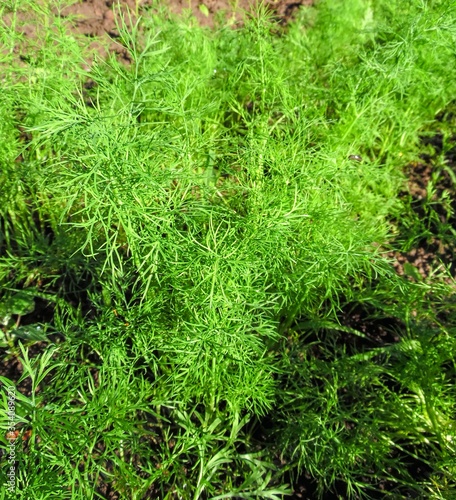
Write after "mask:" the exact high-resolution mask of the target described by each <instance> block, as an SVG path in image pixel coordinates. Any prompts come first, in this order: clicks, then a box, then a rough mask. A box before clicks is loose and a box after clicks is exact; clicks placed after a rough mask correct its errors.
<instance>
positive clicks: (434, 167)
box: [390, 134, 456, 279]
mask: <svg viewBox="0 0 456 500" xmlns="http://www.w3.org/2000/svg"><path fill="white" fill-rule="evenodd" d="M422 142H423V147H428V146H431V149H433V150H434V151H433V153H432V154H428V153H426V154H423V155H421V160H422V161H417V162H412V163H411V164H410V165H408V166H407V170H406V173H407V177H408V186H407V187H408V189H407V190H406V191H404V192H403V193H402V196H403V197H408V196H410V197H411V201H412V207H413V211H414V213H415V215H416V217H417V218H418V219H420V220H422V221H423V222H424V221H427V222H426V223H425V225H426V229H427V233H428V234H427V235H424V237H423V239H422V240H421V241H417V242H416V243H415V245H414V246H413V248H411V249H410V250H408V251H407V252H392V253H391V254H390V257H392V258H393V260H394V262H393V265H394V267H395V269H396V271H397V272H398V274H400V275H406V276H408V277H409V278H411V279H414V274H415V270H416V274H415V276H416V278H419V277H421V278H423V279H426V278H428V277H429V276H430V275H432V273H433V272H434V271H436V270H437V269H438V268H439V267H441V266H442V264H443V265H444V266H445V267H446V268H448V269H449V271H450V273H451V275H452V277H453V278H454V277H455V276H456V265H455V259H454V257H455V249H454V246H453V245H452V244H451V243H449V242H448V241H450V242H451V241H452V238H451V237H450V238H448V236H450V234H449V231H451V229H450V228H453V230H454V228H455V227H456V217H455V215H454V214H455V211H456V185H455V183H454V180H453V178H452V177H453V176H455V175H456V136H454V137H451V138H450V140H449V141H447V142H448V143H449V144H447V145H446V151H444V147H445V146H444V141H443V136H442V135H441V134H437V135H435V136H433V137H426V138H423V141H422ZM442 153H443V157H444V162H445V165H446V168H445V169H442V168H441V167H440V166H439V162H438V158H439V157H440V156H441V155H442ZM446 196H448V198H446ZM430 210H433V211H434V214H433V218H432V217H431V216H430ZM399 226H400V225H399ZM445 228H446V230H445ZM445 233H446V234H445Z"/></svg>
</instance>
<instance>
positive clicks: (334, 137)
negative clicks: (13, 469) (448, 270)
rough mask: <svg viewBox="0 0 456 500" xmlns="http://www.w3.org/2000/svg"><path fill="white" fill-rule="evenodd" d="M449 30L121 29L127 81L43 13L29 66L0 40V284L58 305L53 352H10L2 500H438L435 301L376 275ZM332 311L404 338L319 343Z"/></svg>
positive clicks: (147, 24)
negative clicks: (8, 494)
mask: <svg viewBox="0 0 456 500" xmlns="http://www.w3.org/2000/svg"><path fill="white" fill-rule="evenodd" d="M11 6H12V9H9V6H4V7H3V9H4V13H6V12H7V11H8V12H10V10H12V12H13V14H12V15H13V16H14V15H16V14H17V13H18V12H19V11H20V10H21V9H23V10H24V9H25V10H27V9H28V8H29V7H30V5H29V4H28V3H27V2H16V3H14V4H11ZM49 6H54V7H59V6H60V3H56V4H54V3H53V4H52V5H51V4H49ZM398 12H401V16H400V17H399V18H398V19H397V20H395V17H394V16H393V17H392V13H394V14H397V13H398ZM452 13H453V14H454V9H452V8H446V7H445V5H444V4H443V3H438V2H436V3H435V4H432V6H431V4H428V3H426V2H422V3H419V4H418V3H416V4H415V3H412V4H411V5H410V6H408V7H407V8H406V7H404V6H403V5H402V3H401V2H397V3H394V2H393V3H391V2H388V4H387V3H386V2H378V3H376V4H375V5H373V3H371V2H364V1H361V0H359V1H358V0H356V1H355V0H353V1H350V2H340V1H333V2H327V3H323V2H322V3H320V4H318V5H317V6H316V7H312V8H308V9H305V10H303V12H302V14H301V16H300V18H299V19H298V20H297V21H296V22H295V23H292V24H291V25H290V26H288V27H287V28H285V29H284V30H283V31H282V32H280V33H278V31H277V30H278V28H277V26H276V25H275V24H274V23H273V21H272V19H271V18H270V16H269V15H268V14H267V12H266V11H265V10H264V9H260V10H259V11H258V12H257V13H256V15H255V16H252V17H250V18H246V21H245V26H243V27H242V28H241V29H239V30H233V29H231V28H228V27H224V26H219V27H218V28H217V29H216V30H214V31H209V30H207V29H203V28H199V27H196V26H194V25H193V24H192V21H191V20H188V21H187V22H185V21H182V20H181V21H176V20H172V19H171V20H169V19H166V18H165V17H164V16H163V13H162V14H161V15H160V16H156V15H152V14H148V13H144V17H143V18H142V19H141V20H140V21H138V22H137V23H136V24H135V23H133V22H132V20H131V19H130V20H129V21H128V22H127V23H124V24H123V23H122V16H120V17H119V33H120V37H119V39H118V41H119V43H120V44H121V45H122V46H123V48H124V49H125V50H126V51H127V54H128V60H129V63H128V64H124V63H121V62H119V61H118V59H117V58H116V57H115V55H113V54H111V55H109V56H108V58H107V59H106V60H101V59H100V58H99V57H97V56H96V54H95V55H92V58H93V61H92V64H91V66H90V67H89V69H82V68H83V67H84V61H86V60H87V57H88V54H89V49H88V46H87V42H85V41H84V40H78V39H77V38H76V37H75V36H74V35H72V36H69V35H68V34H67V32H66V30H65V22H64V21H63V20H62V19H60V18H58V17H55V16H54V15H53V14H52V13H51V10H49V9H48V10H46V9H45V8H42V9H41V10H40V9H39V8H38V13H37V15H38V16H44V17H42V18H41V21H42V22H41V25H42V26H44V27H45V28H44V32H42V33H40V32H38V34H37V37H36V39H34V40H33V39H32V41H31V42H28V41H27V43H26V44H25V45H22V44H23V43H25V41H24V40H21V37H20V36H19V35H18V34H17V25H15V23H9V24H8V23H6V24H4V26H3V27H2V37H3V38H4V39H5V40H7V42H8V43H7V44H9V47H10V50H9V52H8V54H7V55H5V56H4V60H3V62H2V71H3V72H4V73H5V78H4V83H5V93H4V94H5V98H4V101H3V102H2V115H5V122H4V125H2V129H1V134H2V135H3V136H5V137H6V138H7V139H8V140H6V141H4V144H6V143H7V144H8V146H2V147H3V148H4V154H2V159H1V161H2V166H3V169H2V192H3V193H4V194H5V197H4V199H5V200H6V201H5V204H4V206H3V207H2V209H1V213H0V215H1V221H2V232H1V239H0V244H1V258H0V279H1V280H2V284H3V285H4V286H8V287H9V288H17V289H21V288H31V289H34V288H36V289H37V290H38V289H44V291H45V292H46V293H47V294H48V296H54V295H57V296H58V298H59V300H58V301H56V306H55V307H54V314H53V318H52V321H51V322H50V325H49V330H48V331H49V335H51V334H52V333H54V337H52V336H51V337H50V338H51V339H52V343H54V344H56V345H54V346H51V347H46V348H44V352H43V353H42V354H40V355H38V356H36V358H35V359H34V360H31V359H30V356H29V353H28V351H27V350H26V349H25V348H24V347H23V346H22V345H19V346H17V345H15V346H14V349H12V350H11V352H10V353H9V355H10V356H16V357H19V359H21V360H22V361H21V362H22V365H23V367H24V371H23V376H22V380H21V381H25V380H27V379H31V381H32V386H31V396H30V397H29V396H25V395H24V396H23V398H22V399H21V400H20V402H19V403H18V412H19V415H20V418H21V421H22V422H23V423H24V425H25V426H27V427H30V428H32V429H33V434H32V438H31V439H30V441H29V443H28V447H29V448H28V449H24V450H23V453H21V454H20V459H19V470H20V476H19V477H18V479H17V480H18V481H19V483H20V485H21V488H22V490H21V491H22V495H23V498H27V497H31V496H34V497H36V498H40V497H43V498H44V497H45V496H46V495H47V497H48V498H53V497H54V498H96V497H100V496H102V495H103V492H102V489H101V488H102V486H106V485H110V487H111V488H113V489H114V490H115V491H116V492H118V494H119V495H121V497H123V498H138V499H139V498H147V496H149V497H150V496H151V495H155V496H156V497H157V498H173V497H179V498H189V499H190V498H193V499H195V500H196V499H197V498H228V497H239V498H280V497H283V496H284V495H286V494H287V493H290V492H291V489H290V487H289V486H288V484H287V483H288V482H290V481H292V482H295V481H297V477H298V475H299V474H300V473H302V472H304V471H306V472H308V473H309V474H310V475H311V477H312V478H313V480H314V481H315V483H316V485H317V490H318V493H320V494H323V493H324V492H325V491H328V490H330V489H332V488H334V485H335V484H336V483H337V482H339V483H340V482H342V483H343V484H344V485H345V486H344V488H345V489H344V490H343V491H344V493H343V494H346V496H347V497H358V496H361V495H365V496H368V495H369V493H370V492H371V491H378V490H379V488H380V487H381V485H382V484H384V483H385V482H386V483H387V484H388V485H389V487H390V488H391V491H392V494H399V495H401V494H409V493H410V492H414V493H417V494H423V492H424V493H429V492H431V493H432V494H434V495H444V494H446V493H447V492H450V491H451V490H452V489H453V488H454V482H453V477H452V475H453V474H454V464H453V463H452V458H451V457H452V452H453V451H454V450H453V447H454V444H453V441H454V424H453V423H452V417H451V415H452V411H454V402H455V394H454V389H452V387H451V381H452V380H453V381H454V356H453V354H452V353H454V342H453V341H452V332H453V330H452V328H453V327H452V326H451V322H450V326H446V325H442V323H441V322H440V319H439V314H438V311H436V310H435V308H438V307H443V306H440V305H441V304H446V307H447V309H449V310H452V309H451V308H452V305H451V303H450V302H449V301H448V299H447V297H448V293H449V290H450V289H451V288H450V287H449V285H446V284H445V283H443V282H442V283H440V282H439V283H438V284H433V285H432V286H431V285H429V284H426V283H418V284H413V283H410V282H408V281H406V280H402V279H401V278H399V277H397V276H396V275H395V274H394V272H393V270H392V268H391V267H390V264H389V263H388V262H387V260H386V259H385V258H384V255H383V253H384V248H385V247H386V246H387V245H388V244H389V242H390V241H391V240H392V238H393V236H394V231H395V230H394V227H392V225H391V223H390V220H391V218H392V217H394V216H397V215H398V214H399V213H400V211H401V210H403V205H402V204H401V202H400V201H399V200H398V198H397V194H398V192H399V190H400V189H401V185H402V181H403V177H402V173H401V166H402V165H403V163H404V159H411V158H413V157H414V156H416V155H417V152H418V149H417V146H418V134H419V131H420V129H421V128H422V127H423V126H424V124H428V123H429V121H430V120H432V119H433V117H434V116H435V114H436V113H437V112H438V111H439V110H440V109H441V108H442V107H444V106H445V105H447V103H448V102H449V100H450V99H451V95H452V92H453V91H454V81H455V80H454V79H452V78H449V76H448V72H449V71H450V69H449V65H448V61H449V60H450V59H451V57H452V55H451V43H450V42H449V40H452V42H453V43H454V29H453V28H452V26H451V23H450V19H451V15H452ZM14 19H17V22H18V23H20V22H21V21H20V16H19V17H17V18H16V17H14ZM127 26H128V27H127ZM436 26H438V27H440V30H438V29H436ZM278 34H280V36H277V35H278ZM32 42H33V43H35V44H36V45H35V47H34V50H32V48H31V47H30V46H28V45H27V44H28V43H32ZM436 46H438V47H439V48H440V49H441V50H440V52H439V53H438V57H432V54H433V53H434V52H435V47H436ZM21 51H24V53H25V54H26V56H27V57H26V58H25V59H24V57H22V60H20V59H18V57H17V54H18V53H21ZM22 55H23V54H22ZM8 68H9V69H8ZM429 73H431V74H432V79H431V80H429V78H428V77H427V76H426V75H428V74H429ZM20 130H22V132H21V133H22V134H26V135H25V136H24V135H22V136H21V133H20ZM353 154H358V155H361V156H362V158H363V161H362V162H353V161H352V160H350V158H349V157H350V155H353ZM17 159H19V160H20V161H17ZM13 265H14V269H15V270H14V272H11V268H12V266H13ZM39 283H40V284H39ZM37 293H40V292H39V290H38V291H37ZM430 297H432V303H433V304H434V306H433V307H434V309H433V307H431V308H429V307H427V305H426V304H427V303H428V301H429V300H431V299H430ZM354 304H355V305H362V306H366V307H370V308H371V309H373V310H374V311H375V315H376V316H379V317H380V318H382V317H383V318H384V317H387V318H394V319H395V320H397V325H399V326H398V328H400V329H401V331H400V332H399V333H398V335H399V337H400V342H398V343H394V344H391V345H386V346H381V347H376V346H370V344H369V343H368V341H367V335H366V333H363V332H360V331H358V330H356V329H355V328H351V327H347V326H344V325H341V324H340V321H339V319H340V311H341V309H342V308H343V307H347V306H348V305H354ZM13 333H14V332H13ZM62 338H63V339H64V340H62ZM353 338H359V339H362V340H363V341H365V343H364V344H361V346H360V347H357V346H356V344H353V343H352V339H353ZM56 339H57V340H56ZM341 339H342V340H341ZM344 341H345V342H346V343H344ZM30 343H31V342H30ZM353 345H354V347H353ZM45 375H47V377H46V376H45ZM2 381H3V382H5V383H6V382H7V380H6V379H2ZM38 381H39V382H38ZM267 421H270V422H272V430H271V432H269V433H268V432H266V430H265V428H264V427H265V425H264V422H267ZM278 447H279V448H280V450H281V453H279V452H278V451H277V448H278ZM279 455H281V458H282V461H283V464H284V466H283V467H278V466H277V463H278V457H279ZM411 459H415V460H417V461H421V462H422V463H423V464H424V465H423V467H427V468H428V470H429V471H430V472H429V475H428V476H429V477H428V479H419V480H418V479H416V478H414V477H413V474H412V472H411V471H410V469H409V468H408V465H407V463H408V461H409V460H411ZM40 495H41V496H40Z"/></svg>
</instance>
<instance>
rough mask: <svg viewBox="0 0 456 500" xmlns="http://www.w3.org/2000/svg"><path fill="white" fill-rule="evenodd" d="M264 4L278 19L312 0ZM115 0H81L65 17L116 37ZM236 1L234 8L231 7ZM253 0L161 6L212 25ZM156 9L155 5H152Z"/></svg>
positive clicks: (92, 32)
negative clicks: (189, 13)
mask: <svg viewBox="0 0 456 500" xmlns="http://www.w3.org/2000/svg"><path fill="white" fill-rule="evenodd" d="M265 3H266V5H267V6H268V8H269V9H270V10H271V12H272V13H273V14H274V15H275V16H277V17H278V18H279V20H280V21H285V22H286V21H288V20H289V19H290V18H292V17H293V16H294V15H295V13H296V11H297V10H298V9H299V7H301V6H302V5H311V4H312V3H314V0H297V1H295V0H266V2H265ZM116 5H117V2H115V1H112V0H82V1H79V2H77V3H75V4H73V5H71V6H70V7H67V8H65V9H64V10H63V11H62V13H61V14H62V15H63V16H65V17H68V16H73V17H74V18H75V29H76V30H77V31H78V32H80V33H82V34H84V35H86V36H89V37H104V36H105V35H109V36H111V37H114V38H115V37H116V35H117V30H116V22H115V15H114V9H115V8H116ZM120 5H121V7H122V9H123V10H124V11H128V12H129V13H130V14H131V15H132V18H133V19H134V18H136V17H137V16H138V14H139V15H140V14H141V13H142V12H143V11H144V10H148V9H151V8H152V7H151V0H121V1H120ZM234 5H236V9H235V10H236V12H235V10H234ZM254 6H255V1H250V0H238V1H237V2H233V1H232V0H231V1H230V0H204V1H203V0H201V1H195V0H162V2H161V8H162V9H163V10H164V11H165V12H166V11H169V13H170V14H181V15H182V14H183V15H185V14H186V13H188V12H191V13H192V15H193V16H194V17H195V18H196V19H197V20H198V22H199V24H201V25H202V26H213V25H214V22H215V19H216V17H217V16H221V17H222V18H224V19H228V20H230V19H232V20H233V21H239V20H240V19H241V18H242V11H251V10H252V9H253V8H254ZM154 9H155V10H156V7H154Z"/></svg>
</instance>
